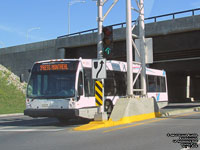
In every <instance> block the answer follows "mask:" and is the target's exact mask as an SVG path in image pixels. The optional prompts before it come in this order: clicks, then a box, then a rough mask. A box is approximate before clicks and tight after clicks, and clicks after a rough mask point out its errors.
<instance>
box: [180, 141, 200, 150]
mask: <svg viewBox="0 0 200 150" xmlns="http://www.w3.org/2000/svg"><path fill="white" fill-rule="evenodd" d="M199 144H200V141H198V142H197V145H199ZM190 149H191V148H189V147H188V148H182V149H180V150H190Z"/></svg>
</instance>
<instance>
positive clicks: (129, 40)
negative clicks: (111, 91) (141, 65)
mask: <svg viewBox="0 0 200 150" xmlns="http://www.w3.org/2000/svg"><path fill="white" fill-rule="evenodd" d="M131 24H132V18H131V0H126V59H127V95H128V97H131V96H133V68H132V66H133V52H132V25H131Z"/></svg>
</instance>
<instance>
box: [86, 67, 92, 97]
mask: <svg viewBox="0 0 200 150" xmlns="http://www.w3.org/2000/svg"><path fill="white" fill-rule="evenodd" d="M91 74H92V70H91V69H89V68H85V69H84V89H85V96H87V97H89V96H94V84H95V81H94V80H93V79H92V78H91Z"/></svg>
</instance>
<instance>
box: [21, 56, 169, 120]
mask: <svg viewBox="0 0 200 150" xmlns="http://www.w3.org/2000/svg"><path fill="white" fill-rule="evenodd" d="M140 70H141V69H140V64H138V63H133V76H134V78H135V77H136V76H137V73H138V72H139V71H140ZM91 72H92V60H91V59H81V58H80V59H60V60H47V61H39V62H36V63H35V64H34V65H33V67H32V69H31V73H30V77H29V80H28V85H27V94H26V109H25V110H24V114H25V115H28V116H31V117H55V118H58V119H59V120H60V121H63V120H68V119H72V118H77V117H81V118H89V119H92V118H94V115H95V113H96V112H97V106H96V105H95V97H94V95H95V91H94V86H95V80H93V79H92V78H91ZM106 72H107V78H106V79H105V80H104V92H105V103H104V104H105V106H104V110H105V111H106V112H107V113H108V114H110V113H111V111H112V108H113V106H114V104H115V103H116V101H117V99H119V98H120V97H125V96H126V88H127V86H126V85H127V84H126V82H127V79H126V77H127V64H126V63H125V62H121V61H113V60H109V61H107V62H106ZM138 74H139V73H138ZM146 74H147V76H146V77H147V96H148V97H153V98H154V99H155V100H156V101H157V102H158V104H163V103H164V104H167V102H168V94H167V84H166V83H167V82H166V73H165V71H163V70H156V69H150V68H147V69H146ZM139 80H140V78H138V80H136V82H135V83H134V94H135V95H137V94H139V90H137V89H139V88H140V81H139Z"/></svg>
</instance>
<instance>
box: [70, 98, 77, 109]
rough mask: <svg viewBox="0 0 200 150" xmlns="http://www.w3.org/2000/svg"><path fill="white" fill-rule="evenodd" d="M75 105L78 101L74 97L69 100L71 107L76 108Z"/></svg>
mask: <svg viewBox="0 0 200 150" xmlns="http://www.w3.org/2000/svg"><path fill="white" fill-rule="evenodd" d="M75 105H76V103H75V101H74V99H73V98H72V99H70V101H69V108H75Z"/></svg>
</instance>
